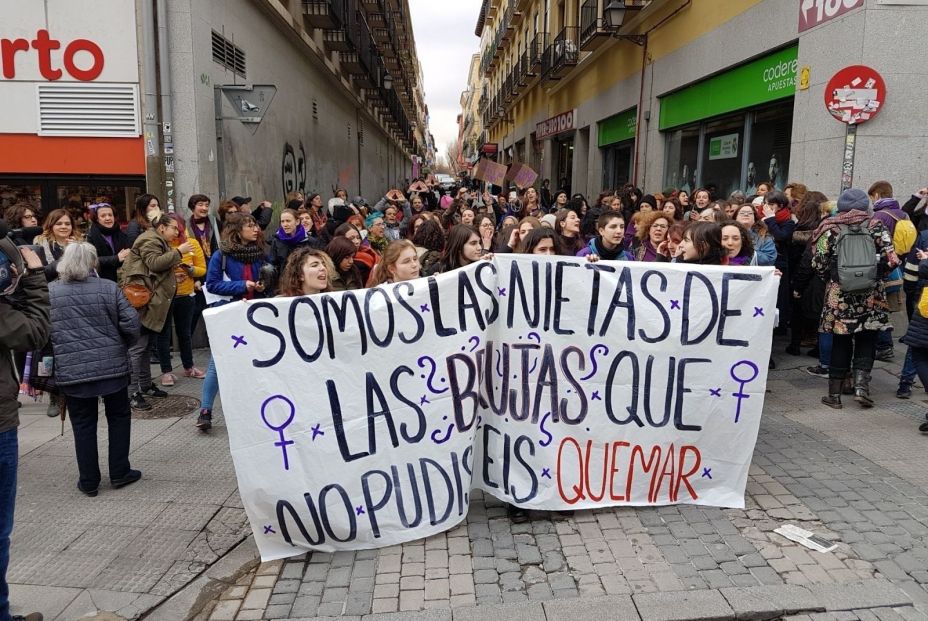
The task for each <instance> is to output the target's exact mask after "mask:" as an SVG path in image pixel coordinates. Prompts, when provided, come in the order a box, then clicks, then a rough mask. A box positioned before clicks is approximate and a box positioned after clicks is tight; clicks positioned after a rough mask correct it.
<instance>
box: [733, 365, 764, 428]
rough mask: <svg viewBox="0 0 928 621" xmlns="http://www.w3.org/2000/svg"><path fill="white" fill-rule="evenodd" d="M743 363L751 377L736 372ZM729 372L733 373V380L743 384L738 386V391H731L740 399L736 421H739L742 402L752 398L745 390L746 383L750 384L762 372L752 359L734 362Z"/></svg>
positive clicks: (736, 411) (736, 410)
mask: <svg viewBox="0 0 928 621" xmlns="http://www.w3.org/2000/svg"><path fill="white" fill-rule="evenodd" d="M742 365H743V366H746V367H747V368H748V372H747V375H749V377H748V376H745V377H741V376H739V375H738V374H737V373H735V371H737V370H738V369H739V367H741V366H742ZM729 373H730V374H731V378H732V379H733V380H735V381H736V382H738V383H739V384H741V386H739V388H738V392H733V393H731V396H732V397H734V398H736V399H737V400H738V407H737V409H735V422H736V423H737V422H738V420H739V419H740V418H741V402H742V401H744V400H745V399H750V398H751V395H749V394H747V393H746V392H744V385H745V384H750V383H751V382H753V381H754V380H755V379H757V374H758V373H760V370H759V369H758V368H757V365H756V364H754V363H753V362H751V361H750V360H742V361H741V362H736V363H735V364H733V365H732V366H731V370H730V371H729Z"/></svg>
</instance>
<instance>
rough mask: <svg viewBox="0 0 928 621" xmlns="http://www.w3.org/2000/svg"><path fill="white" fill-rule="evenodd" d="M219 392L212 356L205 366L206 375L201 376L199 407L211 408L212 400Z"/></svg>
mask: <svg viewBox="0 0 928 621" xmlns="http://www.w3.org/2000/svg"><path fill="white" fill-rule="evenodd" d="M218 392H219V377H218V376H217V375H216V362H215V361H214V360H213V358H212V356H210V359H209V366H208V367H206V377H205V378H203V394H202V395H201V397H202V399H200V401H201V403H200V407H201V408H203V409H204V410H212V409H213V401H215V400H216V393H218Z"/></svg>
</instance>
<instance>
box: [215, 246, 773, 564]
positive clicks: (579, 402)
mask: <svg viewBox="0 0 928 621" xmlns="http://www.w3.org/2000/svg"><path fill="white" fill-rule="evenodd" d="M776 292H777V280H776V279H775V278H774V275H773V270H772V269H769V268H736V269H727V268H722V267H705V266H703V267H700V269H699V270H691V269H688V268H686V267H684V266H678V265H673V264H663V265H661V266H660V269H655V264H650V265H649V264H646V263H618V262H608V261H602V262H599V263H595V264H593V263H586V262H585V261H583V260H582V259H574V258H567V257H550V258H548V257H531V256H508V257H497V258H496V259H494V260H493V261H492V262H488V261H480V262H478V263H476V264H473V265H471V266H468V267H467V268H464V269H460V270H457V271H454V272H451V273H447V274H442V275H439V276H436V277H430V278H425V279H419V280H415V281H411V282H402V283H396V284H388V285H383V286H380V287H376V288H372V289H367V290H360V291H347V292H339V293H323V294H318V295H313V296H303V297H295V298H275V299H271V300H252V301H249V302H239V303H234V304H228V305H226V306H222V307H219V308H216V309H211V310H208V311H207V312H206V314H205V316H206V318H207V319H206V322H207V327H208V330H209V336H210V342H211V343H212V344H213V354H214V356H215V360H216V365H217V369H218V373H219V384H220V386H221V391H222V400H223V411H224V415H225V418H226V421H227V424H228V429H229V444H230V447H231V451H232V456H233V460H234V462H235V468H236V473H237V476H238V481H239V489H240V491H241V496H242V500H243V503H244V505H245V508H246V510H247V512H248V516H249V519H250V520H251V524H252V530H253V531H254V533H255V539H256V541H257V543H258V547H259V548H260V551H261V555H262V558H264V559H265V560H269V559H275V558H282V557H286V556H292V555H295V554H299V553H301V552H303V551H305V550H306V549H320V550H336V549H361V548H370V547H379V546H386V545H392V544H395V543H398V542H403V541H409V540H413V539H419V538H422V537H427V536H429V535H432V534H435V533H438V532H442V531H445V530H448V529H450V528H452V527H453V526H454V525H456V524H457V523H459V522H461V521H462V520H463V519H464V517H465V515H466V514H467V506H468V501H469V498H470V491H471V490H472V489H480V490H484V491H485V492H487V493H489V494H492V495H494V496H496V497H498V498H500V499H502V500H504V501H506V502H509V503H511V504H514V505H518V506H521V507H526V508H533V509H548V510H558V509H588V508H595V507H604V506H611V505H665V504H672V503H689V504H707V505H715V506H723V507H743V506H744V488H745V484H746V481H747V475H748V468H749V465H750V462H751V455H752V453H753V449H754V444H755V441H756V438H757V431H758V427H759V424H760V416H761V411H762V409H763V402H764V387H765V384H766V373H767V361H768V359H769V356H770V339H771V333H772V330H773V317H774V315H775V308H776Z"/></svg>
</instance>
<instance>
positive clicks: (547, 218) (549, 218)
mask: <svg viewBox="0 0 928 621" xmlns="http://www.w3.org/2000/svg"><path fill="white" fill-rule="evenodd" d="M539 220H541V221H542V223H544V224H547V225H548V227H549V228H552V229H553V228H554V225H555V222H556V221H557V220H556V219H555V217H554V214H553V213H546V214H545V215H543V216H542V217H541V218H539Z"/></svg>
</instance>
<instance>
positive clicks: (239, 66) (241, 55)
mask: <svg viewBox="0 0 928 621" xmlns="http://www.w3.org/2000/svg"><path fill="white" fill-rule="evenodd" d="M212 33H213V38H212V44H213V61H214V62H217V63H219V64H220V65H222V66H223V67H225V68H226V69H228V70H229V71H234V72H235V73H237V74H238V75H240V76H242V77H243V78H244V77H246V76H245V50H243V49H242V48H240V47H238V46H237V45H235V44H234V43H232V42H231V41H229V40H228V39H226V38H225V37H224V36H222V35H221V34H219V33H218V32H216V31H215V30H213V31H212Z"/></svg>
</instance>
